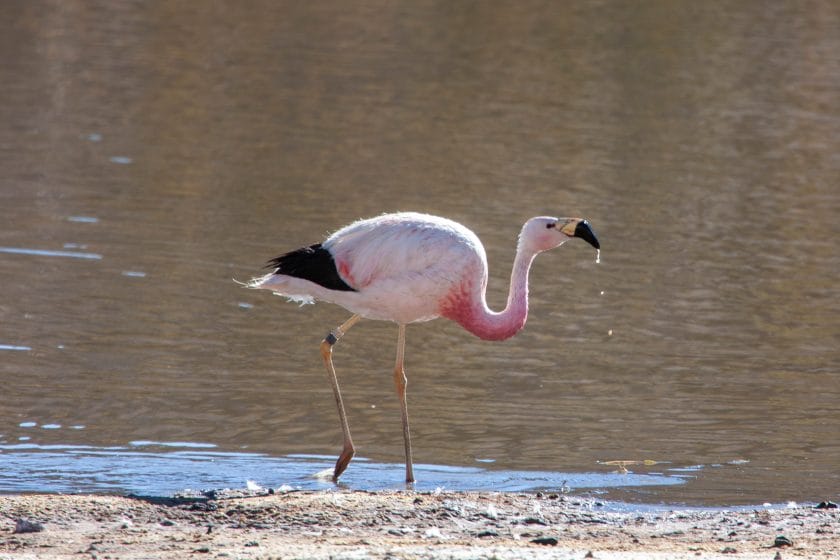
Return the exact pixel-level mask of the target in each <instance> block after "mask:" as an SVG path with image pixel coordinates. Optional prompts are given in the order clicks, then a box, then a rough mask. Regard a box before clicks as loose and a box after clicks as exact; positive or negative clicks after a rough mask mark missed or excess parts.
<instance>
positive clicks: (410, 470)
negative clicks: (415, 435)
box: [394, 325, 414, 483]
mask: <svg viewBox="0 0 840 560" xmlns="http://www.w3.org/2000/svg"><path fill="white" fill-rule="evenodd" d="M404 357H405V325H400V334H399V340H398V341H397V363H396V365H395V366H394V384H395V385H396V386H397V396H398V397H399V398H400V412H401V414H402V427H403V441H404V442H405V481H406V482H408V483H412V482H414V466H413V464H412V462H413V461H412V458H411V434H410V433H409V429H408V405H407V404H406V400H405V386H406V385H407V384H408V379H407V378H406V376H405V368H404V367H403V362H404Z"/></svg>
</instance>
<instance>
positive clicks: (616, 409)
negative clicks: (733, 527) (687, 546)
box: [0, 1, 840, 505]
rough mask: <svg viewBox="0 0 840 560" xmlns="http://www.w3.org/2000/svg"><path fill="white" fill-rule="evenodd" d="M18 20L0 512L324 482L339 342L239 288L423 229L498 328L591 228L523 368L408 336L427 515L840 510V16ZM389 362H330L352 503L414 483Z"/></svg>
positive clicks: (552, 287) (452, 333) (489, 353)
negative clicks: (441, 222) (513, 495)
mask: <svg viewBox="0 0 840 560" xmlns="http://www.w3.org/2000/svg"><path fill="white" fill-rule="evenodd" d="M0 22H2V23H0V49H2V54H3V60H4V61H5V62H4V64H3V65H0V83H3V84H4V87H3V88H2V92H0V96H2V103H0V122H2V123H3V126H2V127H0V169H3V173H2V178H0V236H2V237H0V247H2V250H0V286H2V297H0V381H2V387H3V391H2V397H0V467H1V468H0V472H2V473H3V475H2V478H0V491H16V492H18V491H90V490H95V491H136V492H143V493H167V492H170V491H173V490H174V489H175V488H180V487H182V486H183V487H201V486H207V485H210V486H212V485H216V484H225V485H227V484H238V485H239V486H244V485H245V481H246V480H247V479H251V480H255V481H256V482H257V483H259V484H261V485H263V486H278V485H281V484H290V485H310V484H320V483H312V482H308V480H309V479H308V474H311V473H312V472H316V471H317V470H321V469H322V468H325V467H324V466H325V465H326V466H328V465H329V463H330V462H331V459H326V458H323V459H317V460H314V459H312V460H310V459H300V458H299V457H300V456H304V457H312V456H316V457H333V456H334V455H335V454H336V453H337V452H338V450H339V448H340V430H339V426H338V419H337V417H336V412H335V410H334V408H335V406H334V403H333V399H332V395H331V390H330V387H329V383H328V380H327V376H326V372H325V371H323V365H322V363H321V360H320V355H319V353H318V344H319V343H320V340H321V338H322V337H323V336H324V335H325V334H326V333H327V331H328V330H329V329H331V328H333V327H335V326H336V325H338V324H340V323H341V322H342V321H344V320H345V319H346V318H347V316H348V315H347V313H346V312H344V311H343V310H341V309H338V308H335V307H331V306H327V305H316V306H314V307H313V306H305V307H298V306H297V305H294V304H289V303H286V302H285V301H284V300H282V299H280V298H276V297H272V296H270V295H269V294H267V293H256V292H252V291H248V290H245V289H242V288H241V287H240V286H238V285H237V284H236V283H235V282H234V281H233V279H237V280H240V281H244V280H247V279H248V278H250V277H251V276H253V275H256V274H259V273H260V272H261V269H260V267H261V266H262V264H263V263H264V262H265V261H266V260H268V259H269V258H271V257H274V256H276V255H277V254H279V253H281V252H284V251H287V250H290V249H294V248H297V247H299V246H302V245H305V244H310V243H314V242H317V241H319V240H321V239H322V238H323V237H324V236H325V235H326V234H328V233H329V232H331V231H335V230H336V229H338V228H339V227H341V226H342V225H344V224H346V223H348V222H350V221H352V220H354V219H356V218H359V217H366V216H372V215H376V214H379V213H381V212H384V211H393V210H418V211H425V212H430V213H436V214H442V215H446V216H448V217H451V218H453V219H456V220H458V221H461V222H463V223H465V224H467V225H468V226H469V227H471V228H473V229H474V230H475V231H476V232H477V233H478V235H479V236H480V237H481V238H482V240H483V241H484V243H485V246H486V248H487V253H488V258H489V261H490V269H491V270H490V273H491V279H490V287H489V292H488V299H489V301H490V303H491V306H493V307H495V308H497V309H498V308H501V307H503V304H504V298H505V296H506V292H507V280H508V276H509V271H510V266H511V264H512V259H513V249H514V246H515V237H516V234H517V233H518V230H519V227H520V225H521V223H522V222H524V221H525V220H526V219H527V218H528V217H530V216H533V215H557V216H584V217H586V218H587V219H589V220H590V222H591V223H592V226H593V229H594V230H595V231H596V233H597V235H598V237H599V240H600V241H601V244H602V249H603V251H604V258H603V260H602V262H601V263H600V264H596V263H595V262H593V259H592V253H591V248H590V247H589V246H587V245H586V244H585V243H580V242H578V243H575V242H570V243H567V244H566V245H564V246H563V247H562V248H560V249H558V250H556V251H553V252H550V253H547V254H545V255H541V256H540V257H538V259H537V261H536V263H535V267H534V269H533V271H532V276H531V280H532V286H531V313H530V316H529V322H528V325H527V327H526V329H525V330H524V331H523V332H522V333H520V335H518V336H517V337H515V338H513V339H511V340H509V341H507V342H504V343H488V342H482V341H479V340H477V339H475V338H472V337H471V336H470V335H469V334H467V333H465V332H463V331H462V330H461V329H460V328H459V327H458V326H457V325H455V324H452V323H449V322H445V321H436V322H433V323H429V324H423V325H413V326H411V327H410V328H409V329H408V335H407V350H406V360H407V363H406V367H407V374H408V378H409V386H408V400H409V409H410V415H411V420H412V436H413V444H414V454H415V461H417V463H418V465H421V466H422V467H421V468H418V479H419V480H420V481H421V482H420V483H421V484H424V485H428V487H438V486H448V487H450V488H455V489H457V488H486V487H499V488H513V489H534V488H539V487H552V488H555V489H556V488H559V487H561V486H562V485H563V481H564V480H569V481H572V482H569V483H568V484H569V486H570V487H572V489H573V490H582V491H587V492H599V493H602V494H603V495H605V496H607V497H616V498H620V499H629V500H633V501H641V502H682V503H688V504H697V505H704V504H705V505H723V504H727V505H731V504H755V503H763V502H773V503H784V502H787V501H789V500H793V501H798V502H807V501H819V500H823V499H828V498H836V493H837V489H838V488H840V476H839V475H838V474H837V469H836V465H837V464H838V461H840V440H839V439H838V437H837V435H838V433H840V430H839V429H840V412H838V408H837V402H838V397H840V359H838V358H840V356H839V355H838V348H840V319H838V317H840V303H838V302H840V293H838V292H840V289H838V287H837V278H838V273H839V272H840V250H838V246H837V243H836V239H837V237H838V234H840V225H838V220H837V216H838V215H840V195H838V194H837V179H838V177H840V172H839V171H840V158H838V154H840V144H839V143H838V142H840V140H838V139H840V119H838V116H837V112H836V104H837V103H836V102H837V99H838V98H840V97H838V94H840V54H838V53H840V37H838V35H837V33H836V29H838V28H840V25H838V24H840V9H838V7H837V5H836V3H833V2H820V1H815V2H812V3H808V4H795V3H792V4H774V5H772V6H768V5H767V4H766V3H763V2H739V3H736V4H732V3H716V2H710V3H701V4H698V3H695V2H662V3H658V2H653V3H644V4H642V5H639V4H638V3H626V4H625V3H621V2H616V3H592V4H587V5H581V6H576V7H568V6H564V5H561V4H556V3H538V2H534V3H513V4H512V5H508V6H502V5H498V4H492V5H490V4H483V3H477V4H470V3H457V4H451V5H450V4H432V3H406V4H405V5H401V4H398V3H391V2H359V3H356V4H354V6H353V8H352V9H348V8H347V6H346V5H344V4H343V3H335V4H331V3H319V4H317V5H308V4H302V3H275V2H266V3H263V4H260V5H259V6H257V5H254V4H248V5H243V6H237V7H232V6H226V7H224V8H222V7H217V6H205V7H204V8H203V9H202V10H200V11H196V10H194V9H192V8H189V9H188V8H187V7H186V6H184V7H179V6H171V5H166V6H163V5H161V6H158V5H154V4H151V5H149V4H139V5H134V4H125V3H110V2H100V3H98V2H92V3H85V4H68V3H55V2H49V1H41V2H26V3H4V4H3V5H2V6H0ZM395 347H396V328H395V327H394V326H393V325H388V324H382V323H374V322H369V321H367V322H362V323H360V324H359V325H358V326H356V327H355V328H354V329H353V331H352V332H351V333H350V334H348V336H346V337H344V338H343V339H342V341H341V343H340V344H339V345H338V347H337V349H336V353H335V363H336V368H337V370H338V375H339V379H340V381H341V383H342V388H343V392H344V396H345V405H346V406H347V408H348V414H349V420H350V426H351V429H352V430H353V436H354V442H355V443H356V445H357V447H358V448H359V456H360V459H365V460H356V461H354V462H353V463H351V465H350V468H349V469H348V471H347V474H346V483H347V484H348V485H350V486H352V487H357V488H379V487H382V486H383V485H386V486H387V485H390V484H391V481H398V480H399V479H400V478H401V477H402V475H403V471H402V464H401V461H402V437H401V429H400V419H399V409H398V406H397V399H396V397H395V395H394V390H393V382H392V380H391V367H392V365H393V358H394V356H393V354H394V352H395ZM46 426H50V428H46ZM131 442H159V443H162V444H164V445H156V446H155V445H151V446H148V445H139V446H138V445H132V444H131ZM174 444H189V445H188V446H187V447H186V448H184V447H178V446H175V447H173V445H174ZM195 445H199V447H193V446H195ZM204 445H211V446H213V447H211V448H206V447H201V446H204ZM149 447H151V448H152V449H151V450H150V449H149ZM611 461H641V462H642V464H636V465H630V466H628V467H627V469H629V471H630V472H629V473H626V474H625V473H622V472H621V471H620V469H617V467H616V466H614V465H610V464H607V463H608V462H611ZM644 461H656V462H658V463H659V464H656V465H652V466H647V465H645V464H644ZM167 473H170V474H167ZM171 473H175V475H172V474H171ZM529 473H531V474H529ZM176 475H177V476H176ZM622 477H624V478H622ZM237 478H239V479H241V480H239V481H238V482H237ZM156 480H160V483H156V482H155V481H156ZM581 480H583V481H584V482H580V481H581ZM593 481H595V482H594V483H591V484H590V482H593ZM627 481H630V482H631V484H629V485H628V484H626V482H627ZM573 482H574V484H573ZM649 482H650V484H648V483H649ZM307 487H310V486H307ZM584 489H585V490H584Z"/></svg>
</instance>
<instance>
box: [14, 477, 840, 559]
mask: <svg viewBox="0 0 840 560" xmlns="http://www.w3.org/2000/svg"><path fill="white" fill-rule="evenodd" d="M16 531H17V532H16ZM788 543H791V544H788ZM718 557H719V558H749V559H752V558H756V559H762V560H772V559H774V558H778V559H783V558H826V559H827V558H840V514H838V510H837V509H817V508H813V507H802V508H784V509H767V508H756V509H754V510H743V511H740V510H739V511H723V510H690V511H689V510H687V511H680V510H673V511H671V510H667V509H663V510H661V511H656V512H629V513H628V512H619V513H617V512H615V511H611V508H610V507H609V506H608V505H604V504H600V503H598V502H594V501H591V500H583V499H576V498H574V497H570V496H563V495H556V494H547V495H543V494H496V493H481V494H478V493H459V492H452V493H450V492H443V493H414V492H377V493H367V492H356V491H353V492H351V491H340V490H339V491H332V492H302V491H301V492H285V493H279V492H278V493H273V494H270V495H262V496H247V497H242V496H237V495H236V494H232V495H216V494H210V495H209V496H203V497H198V498H195V499H187V498H180V499H143V498H130V497H119V496H93V495H62V496H56V495H15V496H0V558H39V559H40V558H47V559H49V558H73V559H79V558H283V559H290V558H319V559H340V558H354V559H356V558H378V559H383V560H384V559H400V558H434V559H444V558H456V559H460V558H488V559H491V558H579V559H583V558H601V559H630V558H639V559H641V558H645V559H647V558H654V559H660V558H661V559H665V558H669V559H670V558H718Z"/></svg>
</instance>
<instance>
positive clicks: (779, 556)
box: [773, 550, 782, 560]
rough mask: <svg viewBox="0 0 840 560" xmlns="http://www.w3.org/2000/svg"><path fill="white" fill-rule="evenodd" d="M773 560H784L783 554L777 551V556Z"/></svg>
mask: <svg viewBox="0 0 840 560" xmlns="http://www.w3.org/2000/svg"><path fill="white" fill-rule="evenodd" d="M773 560H782V553H781V552H780V551H778V550H777V551H776V556H774V557H773Z"/></svg>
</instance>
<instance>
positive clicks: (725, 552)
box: [720, 546, 738, 554]
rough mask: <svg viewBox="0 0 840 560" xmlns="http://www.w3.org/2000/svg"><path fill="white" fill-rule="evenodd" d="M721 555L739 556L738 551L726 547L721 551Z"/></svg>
mask: <svg viewBox="0 0 840 560" xmlns="http://www.w3.org/2000/svg"><path fill="white" fill-rule="evenodd" d="M720 552H721V554H737V553H738V551H737V550H736V549H734V548H732V547H731V546H727V547H725V548H724V549H723V550H721V551H720Z"/></svg>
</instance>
